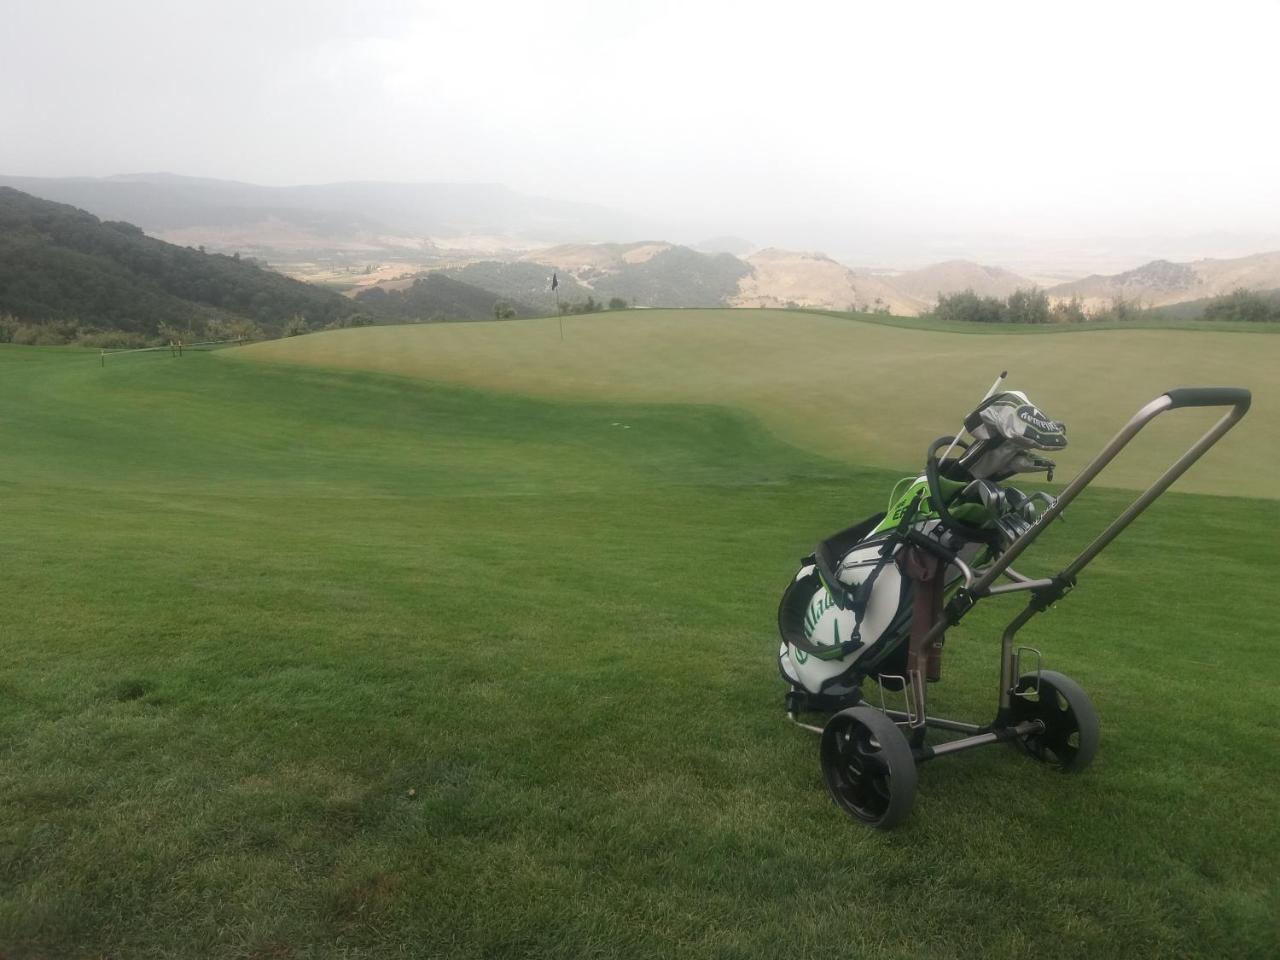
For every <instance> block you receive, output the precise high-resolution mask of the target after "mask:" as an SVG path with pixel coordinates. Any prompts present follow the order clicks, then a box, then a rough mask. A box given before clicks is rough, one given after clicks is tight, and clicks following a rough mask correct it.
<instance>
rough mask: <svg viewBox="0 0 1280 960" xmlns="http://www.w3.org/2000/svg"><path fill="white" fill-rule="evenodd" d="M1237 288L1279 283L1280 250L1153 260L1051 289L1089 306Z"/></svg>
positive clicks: (1198, 296) (1188, 297)
mask: <svg viewBox="0 0 1280 960" xmlns="http://www.w3.org/2000/svg"><path fill="white" fill-rule="evenodd" d="M1238 288H1244V289H1246V290H1274V289H1276V288H1280V251H1277V252H1272V253H1258V254H1254V255H1252V256H1248V257H1237V258H1235V259H1229V260H1216V259H1205V260H1193V261H1190V262H1187V263H1174V262H1171V261H1169V260H1153V261H1151V262H1150V263H1147V264H1144V265H1143V266H1141V267H1138V268H1136V269H1134V270H1126V271H1125V272H1123V273H1117V274H1112V275H1109V276H1108V275H1100V274H1093V275H1091V276H1088V277H1085V278H1083V279H1081V280H1075V281H1072V282H1070V283H1064V284H1059V285H1058V286H1055V287H1050V288H1049V290H1048V291H1047V292H1048V293H1049V295H1050V296H1051V297H1054V298H1055V299H1061V300H1065V299H1069V298H1071V297H1078V298H1079V299H1080V300H1082V301H1083V302H1084V305H1085V306H1086V308H1088V307H1097V306H1105V305H1107V304H1109V303H1110V302H1111V301H1113V300H1119V299H1123V300H1128V301H1139V302H1141V304H1142V305H1144V306H1155V307H1159V306H1165V305H1168V304H1174V303H1185V302H1187V301H1192V300H1203V299H1206V298H1210V297H1217V296H1222V295H1224V294H1228V293H1230V292H1231V291H1233V290H1236V289H1238Z"/></svg>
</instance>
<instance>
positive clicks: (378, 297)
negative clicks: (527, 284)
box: [355, 271, 538, 322]
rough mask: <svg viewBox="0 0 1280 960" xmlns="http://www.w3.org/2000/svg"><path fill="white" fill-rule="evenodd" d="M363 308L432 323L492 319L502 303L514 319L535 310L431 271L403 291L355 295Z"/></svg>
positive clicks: (381, 290) (374, 290) (381, 289)
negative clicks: (512, 312) (435, 321)
mask: <svg viewBox="0 0 1280 960" xmlns="http://www.w3.org/2000/svg"><path fill="white" fill-rule="evenodd" d="M355 300H356V302H357V303H358V304H360V306H361V307H362V308H366V309H369V310H372V311H374V312H376V313H378V314H381V315H383V316H386V317H389V318H392V319H396V320H406V321H414V322H422V321H432V320H492V319H494V308H495V307H496V306H498V304H499V303H501V304H502V305H503V306H505V307H507V308H509V309H510V310H512V311H514V314H515V316H517V317H529V316H533V315H534V314H535V313H537V312H538V310H537V309H536V308H534V307H532V306H529V305H528V304H525V303H521V302H520V301H519V300H517V299H515V298H504V297H501V296H498V295H497V294H495V293H493V292H492V291H490V290H485V289H482V288H480V287H477V286H475V285H473V284H470V283H464V282H463V281H461V280H457V279H455V278H454V277H450V276H448V275H446V274H444V273H440V272H438V271H433V272H431V273H428V274H427V275H426V276H424V277H417V278H415V279H414V281H413V283H412V284H410V285H409V286H408V287H405V288H403V289H388V288H386V287H374V288H372V289H370V290H364V291H362V292H360V293H358V294H356V296H355Z"/></svg>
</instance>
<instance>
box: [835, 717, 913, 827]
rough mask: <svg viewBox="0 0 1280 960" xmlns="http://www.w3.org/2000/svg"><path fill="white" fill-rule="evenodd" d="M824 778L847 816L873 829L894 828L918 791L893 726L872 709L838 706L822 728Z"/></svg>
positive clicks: (906, 750) (909, 760)
mask: <svg viewBox="0 0 1280 960" xmlns="http://www.w3.org/2000/svg"><path fill="white" fill-rule="evenodd" d="M819 756H820V760H821V763H822V776H823V779H824V780H826V783H827V789H828V790H829V791H831V798H832V799H833V800H834V801H835V802H836V806H838V807H839V808H840V809H841V810H843V811H844V812H845V813H847V814H849V816H851V817H853V818H855V819H857V820H861V821H862V822H863V823H865V824H868V825H869V826H872V827H875V828H876V829H877V830H888V829H890V828H892V827H895V826H897V825H898V824H899V823H901V822H902V820H903V819H904V818H905V817H906V816H907V814H908V813H910V812H911V803H912V801H913V800H915V795H916V761H915V757H913V756H912V754H911V746H910V744H908V743H907V738H906V737H905V736H904V735H903V733H902V731H901V730H899V729H898V727H897V724H895V723H894V722H893V721H892V720H890V719H889V718H888V717H886V716H885V715H884V714H883V713H881V712H880V711H879V710H877V709H875V708H874V707H867V706H862V707H851V708H850V709H848V710H841V711H840V712H839V713H837V714H836V715H835V716H833V717H832V718H831V719H830V720H828V721H827V725H826V726H825V727H824V728H823V730H822V746H821V748H820V750H819Z"/></svg>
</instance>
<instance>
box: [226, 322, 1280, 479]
mask: <svg viewBox="0 0 1280 960" xmlns="http://www.w3.org/2000/svg"><path fill="white" fill-rule="evenodd" d="M564 329H565V341H564V343H563V344H561V343H560V341H559V338H558V337H559V335H558V322H557V320H555V319H545V320H527V321H521V322H520V323H519V324H515V325H509V324H508V325H504V324H495V323H475V324H429V325H419V326H395V327H377V328H374V329H373V330H350V331H342V330H340V331H334V332H330V333H323V334H315V335H312V336H307V337H295V338H292V339H289V340H275V341H271V342H268V343H262V344H256V345H254V346H252V347H250V348H248V349H245V350H242V351H238V352H236V353H234V354H227V355H226V356H227V358H228V359H231V358H233V357H234V358H257V359H260V360H267V361H274V362H293V363H304V364H310V365H316V366H325V367H343V368H359V369H366V370H377V371H382V372H387V373H393V374H398V375H407V376H414V377H420V378H430V379H433V380H438V381H450V382H456V383H460V384H463V385H467V386H473V387H479V388H482V389H490V390H502V391H516V392H520V393H525V394H531V395H537V396H542V397H547V398H554V399H572V400H575V401H577V400H581V399H583V398H587V399H595V400H612V399H623V400H626V401H628V402H670V403H695V404H715V405H719V406H726V407H730V408H734V409H738V410H741V411H743V412H745V413H747V414H749V415H750V416H752V417H755V418H758V419H759V420H760V421H761V422H762V423H763V424H764V426H765V427H766V428H767V429H768V430H770V431H771V432H772V433H774V434H775V435H777V436H779V437H781V438H783V439H784V440H786V441H787V442H789V443H793V444H795V445H797V446H800V447H803V448H804V449H806V450H809V451H812V452H814V453H816V454H818V455H820V456H823V457H827V458H830V459H833V460H838V461H842V462H845V463H850V464H868V465H875V466H881V467H885V468H889V469H894V470H899V469H901V468H903V467H904V466H908V465H914V464H918V463H919V461H920V459H921V458H922V457H923V455H924V450H925V448H926V446H927V445H928V444H929V442H930V441H931V440H933V439H934V438H935V437H937V436H939V435H941V434H944V433H947V432H950V431H954V430H957V429H959V426H960V424H959V421H960V418H961V417H963V415H964V413H965V412H967V411H968V410H969V409H970V408H971V407H972V406H973V404H974V403H976V401H977V400H978V399H979V398H980V397H981V395H982V391H984V390H985V389H986V388H987V387H988V386H989V385H990V383H991V381H992V380H993V379H994V378H995V376H996V374H998V373H999V372H1000V371H1001V370H1008V371H1009V372H1010V379H1009V384H1008V385H1009V386H1010V387H1012V388H1022V389H1025V390H1027V391H1028V392H1029V393H1030V394H1031V396H1032V397H1033V399H1035V400H1036V401H1037V402H1039V403H1040V404H1042V405H1043V406H1044V409H1045V410H1046V411H1047V412H1048V413H1049V414H1050V415H1052V416H1055V417H1058V418H1060V419H1062V420H1065V421H1066V422H1067V424H1068V427H1069V434H1068V435H1069V437H1070V439H1071V446H1070V447H1069V448H1068V449H1067V450H1066V451H1064V452H1063V454H1062V455H1061V456H1060V457H1057V458H1056V459H1058V460H1059V462H1060V464H1061V469H1060V477H1061V478H1062V479H1066V478H1069V477H1070V476H1071V475H1073V474H1074V473H1075V472H1076V470H1078V469H1079V468H1080V467H1081V466H1082V465H1083V464H1084V463H1085V462H1086V460H1087V459H1088V458H1089V457H1091V456H1092V455H1093V454H1094V453H1095V452H1096V451H1097V450H1098V449H1099V448H1101V446H1102V445H1103V444H1104V443H1105V442H1106V441H1107V440H1108V439H1110V438H1111V437H1112V436H1113V435H1114V434H1115V432H1116V431H1117V430H1118V429H1119V428H1120V426H1121V425H1122V424H1123V423H1124V421H1125V420H1126V419H1127V418H1128V417H1129V416H1130V415H1131V414H1132V413H1133V412H1134V411H1136V410H1137V409H1138V408H1139V407H1140V406H1141V405H1142V404H1144V403H1146V402H1147V401H1148V400H1150V399H1151V398H1152V397H1154V396H1156V395H1158V394H1159V393H1161V392H1162V391H1164V390H1167V389H1169V388H1170V387H1174V386H1183V385H1229V386H1249V387H1252V388H1253V389H1254V392H1255V401H1254V408H1253V411H1252V412H1251V413H1250V415H1249V418H1248V419H1247V420H1245V421H1244V422H1243V423H1242V424H1241V425H1240V427H1239V428H1237V429H1236V430H1235V431H1233V432H1232V434H1231V435H1230V436H1228V437H1227V438H1226V439H1225V440H1224V441H1223V442H1222V443H1221V444H1220V445H1219V446H1218V448H1217V449H1215V451H1214V457H1213V459H1212V460H1211V461H1206V462H1205V463H1204V464H1203V465H1199V466H1197V467H1196V468H1195V469H1193V470H1192V471H1191V472H1190V473H1189V474H1188V475H1187V476H1186V477H1185V478H1184V480H1183V481H1182V486H1181V489H1183V490H1193V491H1198V492H1202V493H1228V494H1236V495H1243V496H1256V497H1276V496H1280V483H1278V482H1277V480H1276V475H1275V471H1273V470H1269V469H1266V468H1265V467H1262V466H1261V465H1264V464H1277V463H1280V409H1278V408H1277V407H1276V406H1275V404H1274V403H1273V402H1272V399H1271V391H1270V390H1269V389H1268V388H1269V387H1270V386H1271V385H1272V384H1274V383H1276V374H1275V371H1276V370H1277V369H1280V338H1277V337H1272V336H1269V335H1266V334H1256V335H1250V334H1231V335H1225V334H1220V333H1204V332H1197V331H1184V332H1179V333H1178V334H1176V335H1172V334H1169V333H1161V332H1160V331H1157V330H1124V331H1097V332H1091V333H1089V334H1088V335H1087V336H1086V335H1084V334H1081V335H1079V336H1074V335H1072V336H1069V335H1065V334H1064V335H1060V336H1053V337H1048V338H1045V337H1027V336H1019V337H994V336H965V335H957V334H951V333H942V332H936V331H924V330H916V329H904V328H899V327H891V326H887V325H883V324H874V323H861V322H852V321H850V320H849V319H840V318H836V317H825V316H817V315H813V314H806V313H797V312H787V311H768V310H697V311H680V310H646V311H632V312H624V313H614V314H600V315H595V316H588V317H569V318H566V319H565V321H564ZM1214 416H1216V413H1215V412H1214V411H1206V410H1185V411H1178V412H1177V413H1176V414H1174V415H1171V416H1168V417H1163V418H1161V419H1159V420H1157V421H1156V422H1155V423H1154V424H1152V426H1151V427H1150V428H1148V429H1147V431H1146V432H1145V433H1144V435H1143V437H1142V439H1141V443H1140V444H1139V445H1138V446H1136V447H1135V448H1134V451H1135V452H1134V453H1131V454H1126V455H1124V456H1122V457H1121V458H1120V459H1119V460H1117V461H1116V462H1115V463H1113V464H1112V465H1111V467H1110V468H1109V469H1108V472H1107V474H1106V475H1105V477H1106V480H1105V482H1106V483H1108V484H1110V485H1112V486H1117V487H1128V488H1136V487H1141V486H1145V485H1146V484H1148V483H1150V481H1151V480H1152V479H1153V477H1154V476H1155V475H1156V473H1157V472H1158V470H1160V469H1162V468H1163V466H1164V465H1166V464H1168V463H1170V462H1172V460H1173V459H1174V458H1175V457H1176V456H1178V455H1179V454H1180V453H1181V452H1182V451H1183V450H1185V449H1186V448H1187V447H1188V446H1189V445H1190V444H1191V442H1192V440H1194V439H1195V437H1197V436H1199V435H1200V433H1201V432H1203V430H1204V429H1205V428H1206V427H1207V425H1208V424H1209V423H1210V422H1211V421H1212V419H1213V417H1214Z"/></svg>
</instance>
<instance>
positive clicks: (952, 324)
mask: <svg viewBox="0 0 1280 960" xmlns="http://www.w3.org/2000/svg"><path fill="white" fill-rule="evenodd" d="M799 309H800V310H801V311H802V312H804V313H813V314H816V315H818V316H824V317H840V318H842V319H846V320H857V321H860V322H862V323H878V324H882V325H884V326H887V327H898V328H899V329H904V330H932V331H934V332H937V333H963V334H973V335H978V336H996V337H1006V336H1014V337H1021V336H1040V335H1043V334H1050V335H1052V334H1060V333H1091V332H1092V333H1097V332H1101V331H1105V330H1198V331H1200V332H1202V333H1257V334H1262V335H1267V334H1275V333H1280V323H1248V322H1245V321H1239V320H1191V319H1184V318H1181V317H1173V316H1168V315H1166V314H1156V315H1154V316H1146V317H1142V318H1140V319H1136V320H1089V321H1087V322H1084V323H1043V324H1038V323H970V322H967V321H964V320H944V319H941V318H939V317H930V316H923V317H895V316H889V315H887V314H879V313H851V312H850V311H848V310H820V309H817V308H812V307H803V308H799Z"/></svg>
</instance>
